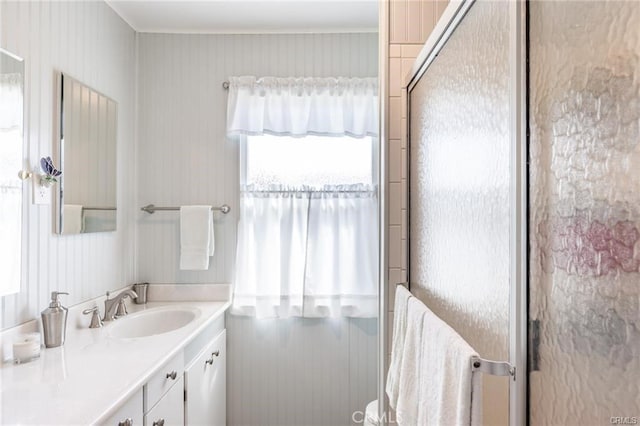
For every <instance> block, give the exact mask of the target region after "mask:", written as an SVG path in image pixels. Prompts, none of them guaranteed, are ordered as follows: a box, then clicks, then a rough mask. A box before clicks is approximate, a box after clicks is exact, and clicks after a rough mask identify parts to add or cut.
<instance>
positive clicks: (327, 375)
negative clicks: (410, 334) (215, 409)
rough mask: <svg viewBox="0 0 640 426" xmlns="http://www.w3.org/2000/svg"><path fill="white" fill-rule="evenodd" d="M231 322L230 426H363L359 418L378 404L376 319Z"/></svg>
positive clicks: (228, 366) (229, 338)
mask: <svg viewBox="0 0 640 426" xmlns="http://www.w3.org/2000/svg"><path fill="white" fill-rule="evenodd" d="M227 318H228V319H229V320H230V321H228V323H227V330H228V332H227V336H228V337H227V339H228V340H227V347H228V348H229V349H228V351H229V356H228V357H227V377H228V379H227V424H228V425H230V426H264V425H274V426H275V425H277V426H346V425H351V424H354V425H355V424H361V422H360V423H357V422H358V420H362V416H361V415H358V414H357V413H356V414H355V415H353V413H354V412H356V411H362V412H364V410H365V407H366V405H367V403H369V402H370V401H372V400H374V399H376V386H377V362H378V352H377V336H378V327H377V321H376V320H375V319H350V320H343V319H338V320H324V319H309V318H306V319H300V318H296V319H288V320H278V319H273V320H256V319H254V318H247V317H232V316H228V317H227ZM354 420H355V421H354Z"/></svg>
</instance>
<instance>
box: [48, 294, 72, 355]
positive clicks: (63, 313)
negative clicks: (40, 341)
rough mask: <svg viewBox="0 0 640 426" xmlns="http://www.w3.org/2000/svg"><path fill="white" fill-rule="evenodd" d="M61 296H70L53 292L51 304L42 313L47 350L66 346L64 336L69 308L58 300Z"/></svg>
mask: <svg viewBox="0 0 640 426" xmlns="http://www.w3.org/2000/svg"><path fill="white" fill-rule="evenodd" d="M61 294H69V293H65V292H61V291H52V292H51V303H49V307H48V308H47V309H45V310H44V311H42V314H41V315H42V332H43V334H44V345H45V346H46V347H47V348H56V347H58V346H62V345H63V344H64V336H65V334H66V331H67V312H68V311H69V310H68V309H67V308H65V307H64V306H62V304H61V303H60V301H59V300H58V296H59V295H61Z"/></svg>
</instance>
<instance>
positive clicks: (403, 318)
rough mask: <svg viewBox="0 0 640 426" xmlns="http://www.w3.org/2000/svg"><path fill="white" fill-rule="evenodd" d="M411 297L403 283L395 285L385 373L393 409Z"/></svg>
mask: <svg viewBox="0 0 640 426" xmlns="http://www.w3.org/2000/svg"><path fill="white" fill-rule="evenodd" d="M410 297H412V296H411V293H410V292H409V290H407V289H406V287H405V286H403V285H397V286H396V301H395V305H394V309H393V341H392V345H391V361H390V363H389V372H388V373H387V388H386V390H387V396H388V397H389V405H390V406H391V408H393V409H395V408H396V404H397V403H398V390H399V388H400V364H401V363H402V349H403V347H404V336H405V333H406V332H407V303H408V302H409V298H410Z"/></svg>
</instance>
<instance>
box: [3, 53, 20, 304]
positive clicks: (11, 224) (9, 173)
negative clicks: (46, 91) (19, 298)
mask: <svg viewBox="0 0 640 426" xmlns="http://www.w3.org/2000/svg"><path fill="white" fill-rule="evenodd" d="M23 99H24V61H23V60H22V59H21V58H18V57H17V56H15V55H13V54H11V53H9V52H7V51H5V50H2V49H0V296H4V295H7V294H13V293H18V292H19V291H20V272H21V260H22V181H21V180H20V178H19V177H18V176H19V172H20V170H21V169H22V164H23V160H22V151H23V147H22V131H23V121H24V100H23Z"/></svg>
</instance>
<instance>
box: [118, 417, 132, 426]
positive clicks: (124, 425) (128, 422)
mask: <svg viewBox="0 0 640 426" xmlns="http://www.w3.org/2000/svg"><path fill="white" fill-rule="evenodd" d="M118 426H133V420H132V419H131V417H129V418H128V419H124V420H123V421H121V422H118Z"/></svg>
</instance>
